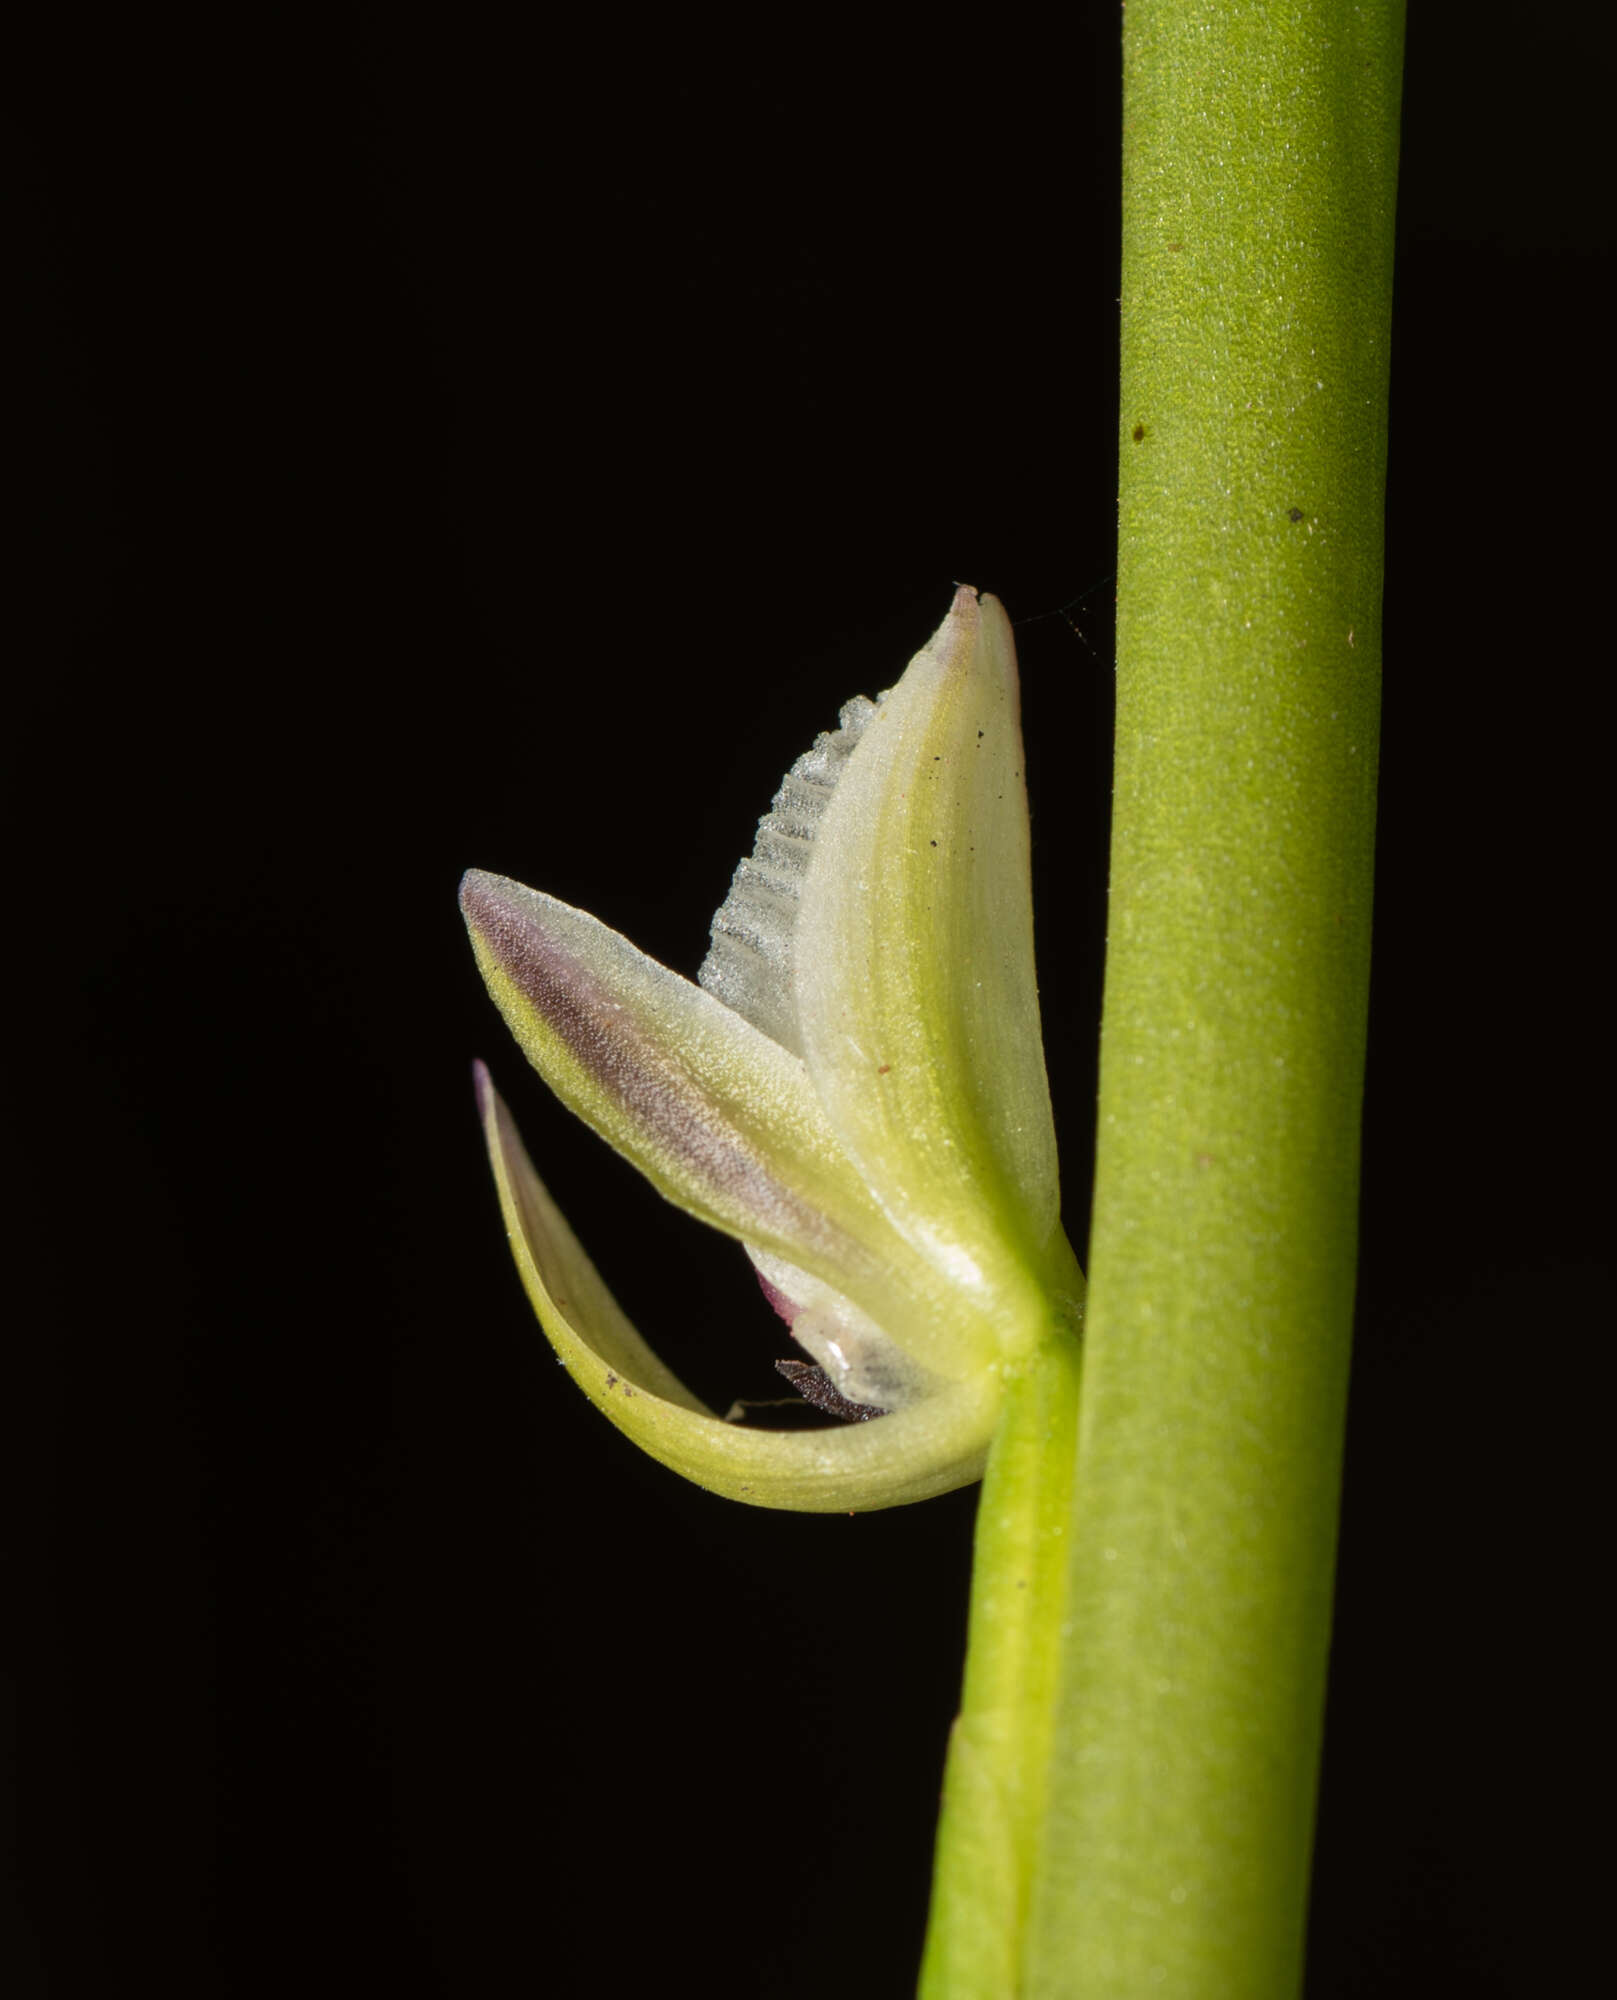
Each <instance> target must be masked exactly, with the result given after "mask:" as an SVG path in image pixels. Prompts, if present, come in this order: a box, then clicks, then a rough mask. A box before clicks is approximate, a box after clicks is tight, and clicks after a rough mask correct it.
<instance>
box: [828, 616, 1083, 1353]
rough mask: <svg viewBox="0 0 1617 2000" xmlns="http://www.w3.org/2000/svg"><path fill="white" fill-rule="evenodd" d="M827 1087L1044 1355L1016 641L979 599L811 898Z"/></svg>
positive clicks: (898, 1183) (892, 1203)
mask: <svg viewBox="0 0 1617 2000" xmlns="http://www.w3.org/2000/svg"><path fill="white" fill-rule="evenodd" d="M795 947H796V948H795V990H796V999H797V1005H798V1021H799V1026H800V1029H801V1033H802V1041H803V1053H804V1058H805V1061H806V1063H807V1066H808V1071H809V1075H810V1077H811V1079H812V1082H813V1085H814V1088H815V1090H816V1092H817V1093H818V1096H819V1098H820V1101H821V1102H822V1104H823V1105H824V1106H825V1109H826V1111H827V1113H828V1114H829V1116H830V1119H831V1122H832V1124H833V1125H834V1126H835V1128H836V1130H837V1134H838V1137H839V1138H840V1139H841V1141H842V1143H843V1145H844V1146H845V1147H846V1148H847V1150H848V1152H849V1153H850V1154H851V1155H852V1157H853V1159H854V1162H855V1164H856V1165H857V1166H858V1167H859V1169H860V1171H861V1172H862V1173H863V1174H864V1175H865V1177H866V1179H867V1180H869V1181H870V1182H871V1184H872V1185H873V1186H874V1187H875V1188H876V1189H877V1190H878V1191H879V1193H880V1196H881V1199H882V1202H883V1205H884V1207H885V1208H886V1209H887V1212H888V1213H889V1215H891V1216H892V1218H893V1220H894V1221H895V1222H896V1223H897V1224H898V1226H899V1228H900V1230H902V1231H903V1233H904V1234H905V1235H906V1236H907V1237H908V1238H909V1240H910V1241H911V1242H913V1243H914V1244H916V1245H917V1247H918V1248H920V1249H922V1250H923V1251H924V1252H925V1254H927V1255H928V1256H929V1257H931V1258H932V1259H933V1260H934V1261H936V1262H938V1263H940V1264H941V1265H942V1266H943V1267H944V1268H945V1269H947V1270H948V1271H949V1273H950V1276H951V1278H952V1279H953V1280H954V1282H955V1283H956V1284H957V1285H959V1286H961V1287H963V1288H964V1289H965V1290H966V1291H967V1292H968V1293H975V1294H976V1295H977V1296H979V1297H980V1298H982V1299H983V1301H984V1308H985V1310H988V1311H992V1312H993V1313H994V1315H995V1317H996V1319H997V1321H998V1323H999V1325H1000V1328H1001V1333H1002V1338H1003V1339H1004V1340H1005V1341H1006V1343H1007V1344H1009V1345H1013V1346H1017V1345H1021V1344H1023V1343H1024V1342H1025V1340H1026V1339H1028V1338H1031V1337H1033V1336H1032V1331H1031V1330H1032V1329H1033V1328H1034V1326H1035V1324H1036V1320H1037V1310H1038V1302H1037V1286H1038V1279H1039V1278H1040V1277H1041V1276H1042V1275H1043V1274H1044V1272H1045V1271H1046V1269H1047V1267H1048V1266H1049V1264H1050V1262H1051V1260H1052V1257H1053V1256H1055V1255H1056V1254H1057V1253H1056V1251H1055V1249H1054V1247H1053V1246H1054V1245H1055V1244H1056V1240H1057V1238H1058V1236H1059V1209H1060V1195H1059V1188H1058V1182H1057V1168H1056V1143H1055V1129H1054V1124H1053V1121H1052V1118H1051V1113H1050V1095H1049V1089H1048V1086H1047V1084H1046V1081H1045V1072H1044V1050H1043V1040H1042V1036H1041V1033H1040V1027H1039V1003H1038V992H1037V987H1036V983H1035V978H1034V969H1033V905H1032V885H1031V877H1030V871H1029V856H1028V816H1027V794H1026V788H1025V782H1024V775H1023V763H1022V732H1021V720H1020V705H1019V700H1018V692H1017V681H1016V656H1015V647H1014V644H1013V641H1012V638H1011V629H1010V623H1009V621H1008V620H1007V618H1006V616H1005V612H1004V609H1003V608H1002V606H1001V605H1000V604H999V602H998V601H997V599H995V598H992V597H984V598H983V599H982V600H981V601H980V602H979V600H978V597H977V594H976V592H975V591H972V590H969V589H964V588H962V589H961V590H959V591H958V592H957V593H956V596H955V600H954V605H953V607H952V609H951V610H950V612H949V615H948V617H947V618H946V619H945V620H944V622H943V624H942V625H941V627H940V628H939V629H938V631H937V633H936V634H935V635H934V636H933V638H932V639H931V641H930V642H929V643H928V644H927V645H926V646H925V647H924V648H923V649H922V651H921V652H919V653H918V654H917V655H916V656H915V658H914V660H913V661H912V662H911V664H910V666H909V668H908V670H907V672H906V673H905V675H904V677H903V679H902V680H901V681H900V682H899V683H898V685H897V686H896V687H895V688H893V689H892V690H891V692H890V693H889V694H888V695H887V697H886V698H885V700H884V701H883V702H882V703H881V705H880V707H879V708H878V709H877V710H876V712H875V713H874V714H873V715H872V716H871V717H870V718H869V720H868V722H867V723H866V725H865V728H864V733H863V735H862V736H861V738H860V740H859V743H858V746H857V748H856V749H855V750H854V752H853V754H852V756H851V757H850V759H849V760H848V765H847V769H846V770H845V771H844V772H843V774H842V776H841V779H840V781H839V783H838V785H837V788H836V791H835V793H834V794H833V796H832V798H831V801H830V803H829V805H828V806H827V808H826V812H825V817H824V820H823V821H822V823H821V825H820V828H819V832H818V836H817V838H816V841H815V847H814V853H813V856H812V858H811V860H810V862H809V867H808V873H807V878H806V880H805V883H804V887H803V895H802V906H801V909H800V911H799V914H798V919H797V931H796V939H795Z"/></svg>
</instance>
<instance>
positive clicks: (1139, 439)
mask: <svg viewBox="0 0 1617 2000" xmlns="http://www.w3.org/2000/svg"><path fill="white" fill-rule="evenodd" d="M1129 436H1130V437H1131V438H1133V440H1134V442H1135V443H1136V444H1144V443H1145V425H1144V424H1136V425H1135V426H1134V428H1133V430H1132V431H1130V432H1129Z"/></svg>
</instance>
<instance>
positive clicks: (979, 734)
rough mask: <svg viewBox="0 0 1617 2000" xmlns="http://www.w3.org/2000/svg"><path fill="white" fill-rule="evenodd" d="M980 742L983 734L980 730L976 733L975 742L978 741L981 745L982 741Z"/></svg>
mask: <svg viewBox="0 0 1617 2000" xmlns="http://www.w3.org/2000/svg"><path fill="white" fill-rule="evenodd" d="M982 740H983V733H982V731H981V730H980V729H979V730H978V731H977V741H978V742H979V743H981V741H982Z"/></svg>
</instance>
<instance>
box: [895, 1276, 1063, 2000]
mask: <svg viewBox="0 0 1617 2000" xmlns="http://www.w3.org/2000/svg"><path fill="white" fill-rule="evenodd" d="M1068 1254H1069V1256H1070V1252H1069V1253H1068ZM1067 1289H1068V1290H1069V1291H1070V1292H1071V1293H1072V1295H1073V1297H1074V1298H1075V1299H1078V1298H1081V1297H1082V1293H1083V1280H1082V1277H1081V1275H1080V1274H1079V1272H1078V1269H1077V1265H1076V1262H1074V1263H1073V1264H1072V1267H1071V1274H1070V1278H1069V1279H1068V1282H1067ZM1078 1374H1079V1347H1078V1342H1077V1340H1076V1338H1074V1335H1073V1332H1072V1331H1071V1330H1069V1329H1067V1328H1065V1327H1061V1328H1058V1329H1056V1330H1055V1331H1054V1332H1053V1333H1052V1336H1051V1338H1050V1339H1049V1340H1048V1341H1046V1342H1045V1344H1044V1345H1043V1346H1042V1347H1041V1348H1040V1349H1039V1350H1038V1352H1037V1353H1036V1354H1035V1355H1034V1356H1033V1357H1032V1358H1031V1359H1030V1360H1029V1361H1028V1362H1027V1363H1026V1364H1024V1366H1023V1367H1022V1368H1021V1370H1020V1371H1019V1372H1018V1374H1017V1375H1016V1376H1015V1377H1013V1378H1012V1380H1011V1381H1010V1382H1009V1383H1008V1384H1007V1385H1006V1396H1005V1409H1004V1414H1003V1416H1002V1418H1001V1421H1000V1426H999V1429H998V1431H997V1432H996V1434H995V1437H994V1443H993V1446H992V1448H991V1450H990V1452H989V1456H988V1466H987V1469H986V1471H985V1472H984V1474H983V1486H982V1495H981V1498H980V1501H979V1503H978V1508H977V1537H976V1549H975V1556H974V1563H973V1583H972V1597H971V1623H970V1628H969V1632H968V1637H967V1648H966V1682H965V1689H964V1692H963V1693H962V1696H961V1704H960V1715H959V1717H958V1718H957V1720H956V1722H955V1726H954V1729H953V1732H952V1733H951V1736H950V1739H949V1761H948V1766H947V1769H946V1771H945V1774H944V1786H943V1816H942V1820H941V1822H940V1824H939V1828H938V1849H937V1864H936V1871H935V1875H934V1880H933V1901H932V1921H931V1924H930V1926H929V1928H928V1931H927V1940H926V1956H925V1960H924V1962H923V1965H922V1970H921V1993H922V1995H923V1997H924V2000H934V1996H935V2000H962V1996H966V1995H971V1996H977V1995H983V1996H987V1995H991V1994H1011V1993H1016V1992H1018V1991H1019V1990H1020V1988H1019V1985H1018V1979H1019V1976H1020V1975H1019V1968H1020V1963H1021V1953H1022V1943H1023V1937H1024V1934H1025V1929H1026V1922H1027V1913H1028V1904H1029V1899H1030V1897H1031V1894H1032V1888H1033V1878H1034V1871H1035V1868H1036V1865H1037V1858H1038V1841H1039V1832H1040V1827H1041V1825H1042V1822H1043V1818H1044V1812H1045V1804H1046V1800H1045V1788H1046V1783H1047V1777H1048V1772H1049V1762H1050V1732H1051V1728H1052V1725H1053V1722H1054V1717H1055V1706H1054V1704H1055V1690H1056V1676H1057V1673H1058V1670H1059V1660H1060V1643H1061V1616H1062V1606H1063V1604H1064V1602H1065V1599H1066V1577H1067V1553H1068V1552H1067V1539H1068V1535H1069V1532H1070V1527H1071V1520H1072V1475H1073V1469H1074V1465H1075V1462H1076V1461H1075V1444H1076V1439H1077V1425H1078Z"/></svg>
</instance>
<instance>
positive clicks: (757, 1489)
mask: <svg viewBox="0 0 1617 2000" xmlns="http://www.w3.org/2000/svg"><path fill="white" fill-rule="evenodd" d="M477 1086H478V1105H479V1109H480V1111H481V1113H482V1118H483V1130H484V1136H485V1138H486V1139H487V1142H488V1150H489V1159H490V1162H491V1163H492V1165H493V1168H494V1178H495V1183H496V1185H497V1187H498V1189H499V1197H500V1211H501V1214H502V1215H503V1216H504V1218H505V1226H506V1231H507V1233H508V1235H509V1237H510V1241H511V1249H512V1253H513V1255H514V1256H515V1258H516V1262H517V1268H518V1270H519V1271H520V1273H521V1275H522V1282H523V1285H524V1287H525V1288H526V1290H527V1294H528V1297H529V1299H530V1300H531V1301H532V1304H533V1308H534V1311H535V1312H536V1313H537V1314H538V1315H539V1320H540V1323H541V1324H542V1326H543V1327H544V1329H545V1333H546V1334H547V1336H548V1337H549V1340H550V1343H551V1345H552V1346H553V1347H554V1348H555V1350H556V1353H557V1354H558V1355H559V1356H560V1358H561V1360H562V1361H563V1363H564V1364H565V1365H566V1368H567V1372H568V1373H569V1374H570V1375H571V1376H572V1377H573V1379H574V1381H575V1382H577V1383H578V1385H579V1387H580V1388H581V1389H582V1390H583V1391H584V1393H585V1394H586V1395H587V1396H588V1397H589V1399H590V1401H591V1402H592V1403H594V1404H595V1405H596V1407H597V1408H598V1409H600V1410H602V1411H604V1412H605V1414H606V1415H607V1416H608V1417H610V1418H611V1420H612V1422H613V1423H614V1424H616V1425H617V1427H618V1429H619V1430H621V1431H623V1432H624V1433H625V1434H626V1435H627V1436H628V1437H630V1438H632V1439H633V1440H634V1442H635V1443H636V1444H638V1445H640V1446H641V1447H642V1449H643V1450H645V1451H648V1452H649V1453H650V1454H651V1456H652V1457H653V1458H656V1459H659V1460H660V1461H661V1462H662V1463H663V1464H664V1465H666V1466H669V1467H671V1468H672V1470H674V1471H675V1472H678V1473H682V1474H683V1475H684V1476H685V1478H687V1479H691V1480H694V1481H695V1482H696V1484H697V1485H699V1486H705V1487H707V1488H708V1489H709V1490H710V1491H711V1492H714V1493H722V1494H724V1495H726V1496H727V1497H729V1498H730V1499H734V1500H745V1501H748V1502H749V1503H751V1504H752V1505H754V1506H758V1507H781V1508H787V1509H790V1510H792V1511H795V1512H798V1513H814V1514H824V1513H846V1512H849V1511H850V1510H851V1511H854V1512H863V1511H867V1510H873V1509H875V1508H878V1507H893V1506H898V1505H901V1504H902V1503H904V1502H906V1501H910V1500H924V1499H927V1498H929V1497H930V1496H931V1495H932V1494H934V1493H946V1492H948V1491H950V1490H951V1489H952V1488H953V1487H956V1486H964V1485H966V1484H968V1483H969V1482H970V1481H971V1480H974V1479H976V1478H978V1477H980V1476H981V1473H982V1467H983V1461H984V1458H985V1456H986V1454H987V1449H988V1441H989V1438H990V1436H991V1434H992V1431H993V1426H994V1422H995V1418H996V1416H997V1414H998V1394H997V1389H996V1387H995V1383H996V1380H997V1378H996V1377H995V1376H994V1374H993V1373H992V1371H989V1372H987V1373H985V1374H984V1375H982V1376H980V1377H979V1378H978V1380H977V1381H976V1382H974V1383H972V1384H962V1385H959V1386H951V1387H949V1388H947V1389H945V1390H944V1391H943V1392H941V1393H940V1394H939V1395H937V1396H935V1397H933V1398H932V1399H931V1400H929V1401H928V1402H926V1403H923V1404H919V1405H916V1406H915V1407H913V1408H911V1409H908V1410H904V1411H901V1412H899V1413H898V1414H897V1415H894V1416H886V1417H875V1418H872V1419H871V1420H870V1421H869V1422H868V1423H860V1424H851V1425H848V1426H845V1427H843V1428H840V1429H835V1430H817V1431H757V1430H748V1429H745V1428H743V1427H741V1426H739V1425H736V1424H727V1423H725V1422H723V1421H722V1420H721V1419H720V1418H718V1417H716V1416H714V1415H713V1413H712V1412H711V1411H710V1410H708V1409H707V1408H706V1407H705V1405H704V1404H702V1403H701V1402H700V1401H699V1400H698V1399H697V1398H696V1397H695V1396H693V1395H692V1394H691V1392H690V1391H689V1390H688V1389H687V1388H685V1386H684V1385H683V1383H681V1382H680V1381H679V1379H678V1378H677V1376H675V1375H674V1374H673V1373H671V1371H670V1370H669V1369H668V1368H666V1367H665V1366H664V1365H663V1363H662V1362H661V1361H659V1360H658V1358H657V1356H656V1355H655V1354H654V1353H653V1352H652V1350H651V1349H650V1348H649V1347H648V1346H647V1345H646V1343H645V1341H643V1340H642V1339H641V1337H640V1335H639V1334H638V1333H637V1332H636V1331H635V1329H634V1327H633V1326H632V1325H631V1324H630V1323H629V1321H628V1319H627V1318H626V1317H625V1316H624V1314H623V1312H622V1310H621V1308H620V1307H619V1306H618V1303H617V1301H616V1300H615V1299H614V1298H613V1297H612V1294H611V1293H610V1292H609V1291H608V1290H607V1288H606V1286H605V1285H604V1284H603V1283H602V1282H601V1279H600V1277H599V1276H598V1274H597V1273H596V1270H595V1267H594V1265H593V1264H591V1262H590V1260H589V1258H588V1257H587V1256H586V1255H585V1253H584V1251H583V1249H582V1248H581V1247H580V1245H579V1242H578V1239H577V1237H576V1236H574V1234H573V1232H572V1230H571V1229H570V1228H569V1227H568V1226H567V1223H566V1221H565V1219H564V1218H563V1216H562V1214H561V1211H560V1210H559V1209H558V1208H557V1207H556V1205H555V1203H554V1202H553V1201H552V1200H551V1198H550V1195H549V1194H548V1192H547V1191H546V1189H545V1187H544V1184H543V1183H542V1182H541V1181H540V1179H539V1176H538V1175H537V1174H536V1173H535V1172H534V1170H533V1166H532V1164H531V1162H530V1161H529V1159H528V1156H527V1153H526V1151H525V1150H524V1148H523V1144H522V1140H521V1137H520V1135H519V1134H518V1132H517V1129H516V1126H515V1124H514V1123H513V1121H512V1119H511V1114H510V1113H509V1111H508V1110H507V1109H506V1107H505V1105H504V1104H503V1103H502V1101H501V1099H500V1097H499V1095H498V1093H497V1092H496V1091H495V1089H494V1087H493V1085H492V1084H491V1083H490V1081H489V1077H488V1072H487V1071H486V1070H485V1069H484V1068H483V1066H482V1065H481V1064H478V1066H477Z"/></svg>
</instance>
